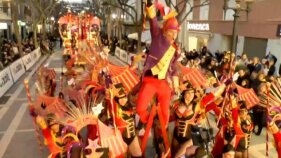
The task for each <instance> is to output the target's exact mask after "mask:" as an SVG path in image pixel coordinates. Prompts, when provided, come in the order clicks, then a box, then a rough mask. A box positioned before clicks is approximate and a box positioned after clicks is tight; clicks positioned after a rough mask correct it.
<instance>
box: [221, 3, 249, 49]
mask: <svg viewBox="0 0 281 158" xmlns="http://www.w3.org/2000/svg"><path fill="white" fill-rule="evenodd" d="M228 1H229V0H224V7H223V9H224V11H225V13H226V11H227V10H228V9H231V10H233V11H234V14H233V17H234V19H233V28H232V47H231V51H232V52H233V53H236V49H237V39H238V19H239V17H240V12H241V11H245V12H247V20H248V14H249V13H250V11H251V5H252V3H253V2H254V0H244V1H245V2H246V8H242V7H241V6H240V4H241V0H235V6H234V7H229V6H228V4H227V3H228Z"/></svg>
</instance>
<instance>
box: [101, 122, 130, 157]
mask: <svg viewBox="0 0 281 158" xmlns="http://www.w3.org/2000/svg"><path fill="white" fill-rule="evenodd" d="M98 129H99V138H100V141H101V146H102V147H108V148H109V151H110V153H111V155H112V157H117V156H121V155H124V154H125V153H126V152H127V144H126V143H125V142H124V141H123V138H122V135H121V133H120V131H119V130H115V129H114V128H110V127H108V126H106V125H105V124H103V123H102V122H101V121H99V120H98Z"/></svg>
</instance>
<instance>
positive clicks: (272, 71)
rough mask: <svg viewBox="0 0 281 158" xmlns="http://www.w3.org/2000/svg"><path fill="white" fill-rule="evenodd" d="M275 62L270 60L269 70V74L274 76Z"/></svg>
mask: <svg viewBox="0 0 281 158" xmlns="http://www.w3.org/2000/svg"><path fill="white" fill-rule="evenodd" d="M275 69H276V68H275V64H274V60H270V61H269V70H268V73H267V76H273V75H274V73H275Z"/></svg>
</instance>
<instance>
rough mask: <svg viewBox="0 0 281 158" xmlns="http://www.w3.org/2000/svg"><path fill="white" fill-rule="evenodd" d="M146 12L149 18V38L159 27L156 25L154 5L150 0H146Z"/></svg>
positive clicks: (153, 35) (154, 34)
mask: <svg viewBox="0 0 281 158" xmlns="http://www.w3.org/2000/svg"><path fill="white" fill-rule="evenodd" d="M146 14H147V16H148V18H149V24H150V32H151V38H153V37H155V36H157V35H158V34H159V33H160V27H159V25H158V21H157V17H156V6H155V5H154V4H152V0H148V1H147V4H146Z"/></svg>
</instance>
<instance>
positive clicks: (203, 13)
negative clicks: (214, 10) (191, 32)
mask: <svg viewBox="0 0 281 158" xmlns="http://www.w3.org/2000/svg"><path fill="white" fill-rule="evenodd" d="M205 1H206V0H200V4H202V3H204V2H205ZM208 19H209V5H205V6H201V7H200V20H208Z"/></svg>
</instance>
